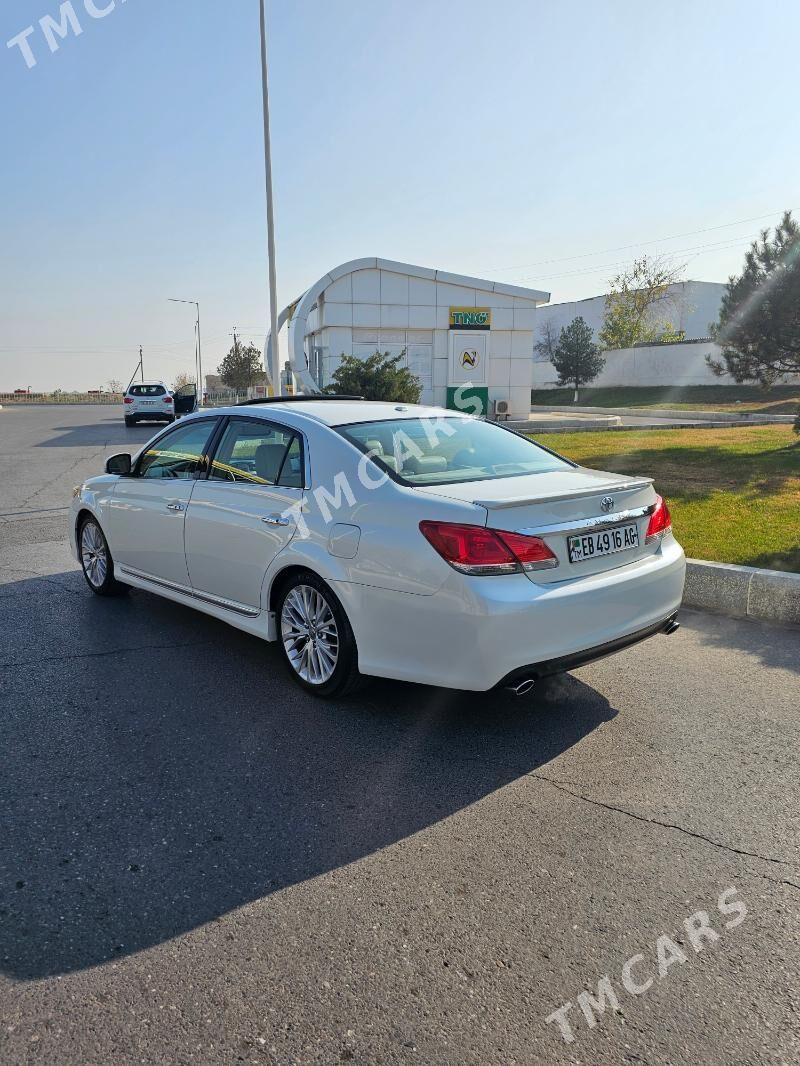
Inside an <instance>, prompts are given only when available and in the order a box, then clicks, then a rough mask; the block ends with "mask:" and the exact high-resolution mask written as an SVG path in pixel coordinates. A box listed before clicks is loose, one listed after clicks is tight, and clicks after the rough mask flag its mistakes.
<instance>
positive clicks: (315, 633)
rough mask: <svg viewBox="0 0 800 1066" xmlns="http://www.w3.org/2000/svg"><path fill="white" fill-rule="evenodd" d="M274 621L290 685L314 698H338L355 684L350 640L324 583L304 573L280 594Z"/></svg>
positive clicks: (346, 624) (355, 666)
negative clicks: (315, 696) (289, 676)
mask: <svg viewBox="0 0 800 1066" xmlns="http://www.w3.org/2000/svg"><path fill="white" fill-rule="evenodd" d="M276 617H277V620H278V638H279V642H280V647H281V652H282V654H283V658H284V660H285V662H286V664H287V666H288V668H289V671H290V673H291V674H292V676H293V678H294V680H295V681H297V682H298V684H300V685H302V687H303V688H304V689H306V690H307V691H308V692H313V693H314V694H315V695H317V696H327V697H333V696H343V695H345V694H346V693H347V692H351V691H352V690H353V689H355V688H356V687H357V685H358V683H359V681H360V676H361V675H360V674H359V672H358V653H357V650H356V642H355V637H354V636H353V630H352V629H351V627H350V623H349V622H348V620H347V615H346V614H345V613H344V609H343V607H342V605H341V604H340V603H339V601H338V599H337V598H336V596H335V595H334V594H333V592H332V591H331V589H330V588H329V587H328V586H327V585H326V584H325V582H324V581H323V580H322V579H321V578H319V577H317V575H316V574H313V573H311V572H310V571H306V572H304V573H300V574H295V575H294V576H293V577H292V578H290V580H289V581H288V582H287V584H286V585H284V587H283V588H282V589H281V592H280V595H279V597H278V604H277V611H276Z"/></svg>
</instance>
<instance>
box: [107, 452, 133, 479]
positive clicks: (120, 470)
mask: <svg viewBox="0 0 800 1066" xmlns="http://www.w3.org/2000/svg"><path fill="white" fill-rule="evenodd" d="M130 472H131V457H130V455H129V454H128V452H118V453H117V454H116V455H111V456H109V458H108V459H106V473H107V474H118V475H119V476H120V477H125V475H126V474H130Z"/></svg>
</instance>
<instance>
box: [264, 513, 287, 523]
mask: <svg viewBox="0 0 800 1066" xmlns="http://www.w3.org/2000/svg"><path fill="white" fill-rule="evenodd" d="M261 521H262V522H265V523H266V524H267V525H268V526H288V525H289V524H290V523H291V518H286V516H285V515H282V514H268V515H265V516H264V517H263V518H262V519H261Z"/></svg>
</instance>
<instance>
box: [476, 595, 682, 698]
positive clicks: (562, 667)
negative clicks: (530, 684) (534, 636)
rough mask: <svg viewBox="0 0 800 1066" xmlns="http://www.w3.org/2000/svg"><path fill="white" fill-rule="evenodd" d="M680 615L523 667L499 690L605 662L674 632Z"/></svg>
mask: <svg viewBox="0 0 800 1066" xmlns="http://www.w3.org/2000/svg"><path fill="white" fill-rule="evenodd" d="M676 614H677V612H673V614H671V615H670V616H669V618H664V619H662V620H661V621H660V622H654V623H653V625H650V626H646V627H645V628H644V629H639V630H637V631H636V632H635V633H628V634H627V635H625V636H623V637H616V638H615V639H614V640H609V641H607V642H606V643H605V644H598V645H597V647H595V648H586V650H585V651H574V652H571V653H570V654H568V655H559V656H557V657H556V658H555V659H547V660H545V661H544V662H538V663H531V664H530V665H529V666H521V667H519V668H518V669H517V670H512V671H511V673H510V674H507V675H506V676H505V677H504V678H502V679H501V680H500V681H499V682H498V684H497V687H498V688H505V687H508V686H512V685H516V684H519V683H520V681H526V680H528V679H529V678H530V679H533V680H537V681H538V680H540V679H541V678H543V677H549V676H550V675H551V674H563V673H564V672H565V671H566V670H576V669H577V668H578V667H579V666H586V664H587V663H593V662H596V661H597V660H598V659H604V658H605V657H606V656H607V655H613V654H614V653H615V652H617V651H622V649H623V648H629V647H630V646H631V645H632V644H639V643H640V642H641V641H643V640H647V638H648V637H654V636H655V635H656V634H657V633H667V632H672V631H674V629H676V628H677V623H676V622H675V616H676Z"/></svg>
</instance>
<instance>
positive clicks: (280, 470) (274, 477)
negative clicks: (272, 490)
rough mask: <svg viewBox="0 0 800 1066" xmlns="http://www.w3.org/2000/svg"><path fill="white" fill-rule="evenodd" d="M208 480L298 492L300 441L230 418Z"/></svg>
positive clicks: (259, 423) (266, 425)
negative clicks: (295, 490) (277, 487)
mask: <svg viewBox="0 0 800 1066" xmlns="http://www.w3.org/2000/svg"><path fill="white" fill-rule="evenodd" d="M209 480H211V481H230V482H244V483H246V484H249V485H282V486H285V487H287V488H302V487H303V448H302V442H301V440H300V437H299V436H298V434H297V433H294V432H293V431H292V430H290V429H286V428H285V427H283V426H278V425H274V424H273V423H271V422H266V421H265V420H263V419H244V418H232V419H231V421H230V423H229V424H228V427H227V429H226V430H225V432H224V433H223V434H222V440H221V441H220V443H219V447H218V448H217V450H216V452H215V453H214V458H213V460H212V463H211V472H210V474H209Z"/></svg>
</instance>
